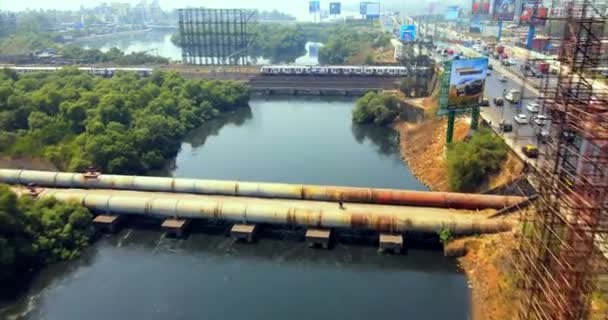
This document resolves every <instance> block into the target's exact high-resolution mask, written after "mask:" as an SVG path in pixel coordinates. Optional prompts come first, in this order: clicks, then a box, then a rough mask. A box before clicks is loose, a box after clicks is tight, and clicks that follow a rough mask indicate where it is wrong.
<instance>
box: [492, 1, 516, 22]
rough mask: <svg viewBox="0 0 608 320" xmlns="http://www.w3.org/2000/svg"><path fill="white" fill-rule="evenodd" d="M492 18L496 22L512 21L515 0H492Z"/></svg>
mask: <svg viewBox="0 0 608 320" xmlns="http://www.w3.org/2000/svg"><path fill="white" fill-rule="evenodd" d="M492 18H493V19H494V20H496V21H513V19H514V18H515V0H494V8H493V10H492Z"/></svg>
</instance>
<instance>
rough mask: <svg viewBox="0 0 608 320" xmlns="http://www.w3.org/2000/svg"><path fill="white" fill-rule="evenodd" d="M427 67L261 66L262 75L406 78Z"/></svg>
mask: <svg viewBox="0 0 608 320" xmlns="http://www.w3.org/2000/svg"><path fill="white" fill-rule="evenodd" d="M426 71H428V67H413V68H408V67H402V66H287V65H286V66H263V67H262V68H261V69H260V73H261V74H263V75H330V76H331V75H348V76H407V75H409V74H410V72H426Z"/></svg>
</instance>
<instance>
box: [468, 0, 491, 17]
mask: <svg viewBox="0 0 608 320" xmlns="http://www.w3.org/2000/svg"><path fill="white" fill-rule="evenodd" d="M471 13H472V14H489V13H490V0H473V6H472V7H471Z"/></svg>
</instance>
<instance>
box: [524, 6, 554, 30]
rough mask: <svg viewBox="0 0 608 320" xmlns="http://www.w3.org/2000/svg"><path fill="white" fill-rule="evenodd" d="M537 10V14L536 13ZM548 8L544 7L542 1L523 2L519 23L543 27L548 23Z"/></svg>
mask: <svg viewBox="0 0 608 320" xmlns="http://www.w3.org/2000/svg"><path fill="white" fill-rule="evenodd" d="M535 9H536V13H535V12H534V11H535ZM548 12H549V10H548V9H547V7H543V6H542V1H538V0H523V1H522V4H521V15H520V16H519V23H520V24H525V25H530V24H531V25H535V26H542V25H545V21H547V13H548Z"/></svg>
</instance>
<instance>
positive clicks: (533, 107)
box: [526, 102, 540, 113]
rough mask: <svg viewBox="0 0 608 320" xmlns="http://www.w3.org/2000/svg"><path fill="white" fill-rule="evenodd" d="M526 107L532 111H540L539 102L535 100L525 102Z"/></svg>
mask: <svg viewBox="0 0 608 320" xmlns="http://www.w3.org/2000/svg"><path fill="white" fill-rule="evenodd" d="M526 109H528V111H530V112H532V113H538V112H539V111H540V104H538V103H536V102H530V103H528V104H526Z"/></svg>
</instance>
